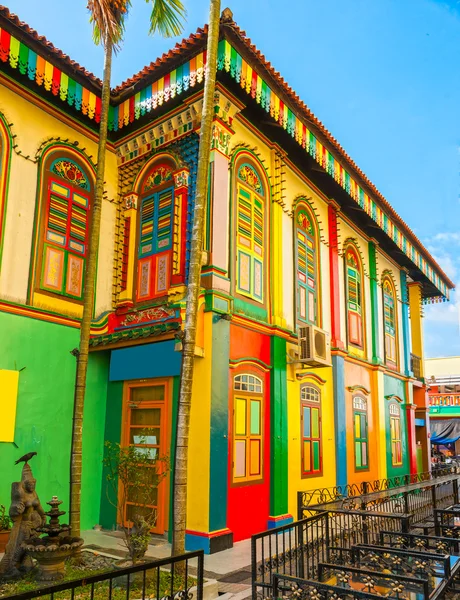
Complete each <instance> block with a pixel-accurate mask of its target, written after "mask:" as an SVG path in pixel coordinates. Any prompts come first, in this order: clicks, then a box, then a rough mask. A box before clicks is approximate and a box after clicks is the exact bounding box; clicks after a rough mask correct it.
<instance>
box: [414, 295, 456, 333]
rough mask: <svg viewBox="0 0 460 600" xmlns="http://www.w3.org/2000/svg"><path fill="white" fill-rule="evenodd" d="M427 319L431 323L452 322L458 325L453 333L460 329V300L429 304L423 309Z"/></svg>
mask: <svg viewBox="0 0 460 600" xmlns="http://www.w3.org/2000/svg"><path fill="white" fill-rule="evenodd" d="M423 313H424V317H425V320H426V321H430V322H431V323H450V324H451V325H456V326H457V330H453V331H452V333H453V335H458V334H459V331H460V301H451V302H443V303H441V304H428V305H427V306H425V307H424V310H423Z"/></svg>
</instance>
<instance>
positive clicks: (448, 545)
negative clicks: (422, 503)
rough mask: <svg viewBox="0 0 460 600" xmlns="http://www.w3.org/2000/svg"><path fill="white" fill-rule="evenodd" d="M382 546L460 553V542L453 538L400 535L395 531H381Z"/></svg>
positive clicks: (452, 553) (451, 553)
mask: <svg viewBox="0 0 460 600" xmlns="http://www.w3.org/2000/svg"><path fill="white" fill-rule="evenodd" d="M380 545H381V546H387V547H390V548H401V550H409V549H410V550H411V551H412V552H413V551H416V552H418V551H421V552H425V551H426V550H429V551H430V552H439V553H440V554H450V555H451V556H456V555H458V554H459V552H460V540H458V539H455V538H451V537H441V536H439V537H438V536H435V535H423V534H418V533H400V532H395V531H381V532H380Z"/></svg>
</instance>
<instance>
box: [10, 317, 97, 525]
mask: <svg viewBox="0 0 460 600" xmlns="http://www.w3.org/2000/svg"><path fill="white" fill-rule="evenodd" d="M0 331H1V344H0V369H11V370H21V369H22V370H21V372H20V375H19V391H18V404H17V414H16V428H15V443H16V445H17V446H18V447H17V448H16V447H15V446H14V444H12V443H6V442H0V472H1V474H2V477H1V478H0V504H6V505H9V503H10V493H11V483H12V482H13V481H18V480H19V478H20V476H21V467H20V465H18V466H15V465H14V461H15V460H16V459H17V458H19V457H20V456H22V455H23V454H25V453H27V452H31V451H35V452H37V453H38V454H37V456H35V457H34V458H33V460H32V461H31V463H30V464H31V467H32V470H33V473H34V476H35V477H36V478H37V492H38V494H39V497H40V499H41V501H42V504H45V502H46V501H47V500H50V499H51V496H53V495H57V496H59V498H60V499H61V500H63V505H62V508H63V510H65V511H68V510H69V480H70V444H71V437H72V415H73V393H74V382H75V367H76V364H75V358H74V357H73V356H72V355H71V354H70V351H71V350H72V349H73V348H75V347H77V346H78V337H79V332H78V330H77V329H74V328H72V327H65V326H63V325H56V324H53V323H46V322H44V321H39V320H36V319H31V318H28V317H22V316H17V315H11V314H7V313H0ZM107 373H108V358H107V357H106V355H105V354H102V353H101V354H99V355H92V356H91V357H90V362H89V368H88V391H87V396H86V403H85V413H84V433H83V472H82V500H81V506H82V519H81V525H82V529H83V530H84V529H87V528H90V527H93V525H95V524H96V523H97V521H98V519H97V516H98V513H99V504H100V496H99V494H100V489H101V488H100V483H98V484H97V485H95V482H97V481H100V477H101V458H102V446H103V434H104V427H103V421H104V418H103V415H104V414H105V402H106V387H107ZM0 392H1V390H0ZM95 507H96V510H95ZM66 517H67V515H66ZM66 517H64V519H65V518H66Z"/></svg>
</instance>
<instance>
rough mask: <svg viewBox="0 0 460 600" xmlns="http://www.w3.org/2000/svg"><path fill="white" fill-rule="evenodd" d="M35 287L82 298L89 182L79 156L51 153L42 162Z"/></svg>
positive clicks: (71, 298)
mask: <svg viewBox="0 0 460 600" xmlns="http://www.w3.org/2000/svg"><path fill="white" fill-rule="evenodd" d="M42 194H43V195H42V204H41V207H42V208H41V215H42V217H41V218H40V233H39V246H38V248H39V250H38V260H37V267H36V276H35V280H36V287H37V284H38V288H39V289H40V290H41V291H42V292H45V293H46V294H58V295H60V296H65V297H66V298H68V299H70V300H76V301H81V300H82V296H83V288H84V274H85V271H86V260H87V252H88V235H89V224H90V215H91V202H92V184H91V180H90V177H89V175H88V172H87V170H86V168H85V167H84V166H83V165H82V164H80V162H79V161H78V158H77V157H75V156H74V155H73V154H72V155H70V154H69V155H67V153H64V152H62V154H61V153H59V154H58V153H57V152H54V153H52V154H51V155H50V156H49V157H48V159H47V160H45V163H44V173H43V185H42Z"/></svg>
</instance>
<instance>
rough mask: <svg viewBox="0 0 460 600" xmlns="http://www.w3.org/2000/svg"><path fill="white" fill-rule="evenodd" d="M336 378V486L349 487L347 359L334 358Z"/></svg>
mask: <svg viewBox="0 0 460 600" xmlns="http://www.w3.org/2000/svg"><path fill="white" fill-rule="evenodd" d="M332 372H333V376H334V413H335V461H336V485H343V486H346V485H347V425H346V423H347V413H346V405H345V359H344V358H343V356H337V355H336V356H333V357H332Z"/></svg>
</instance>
